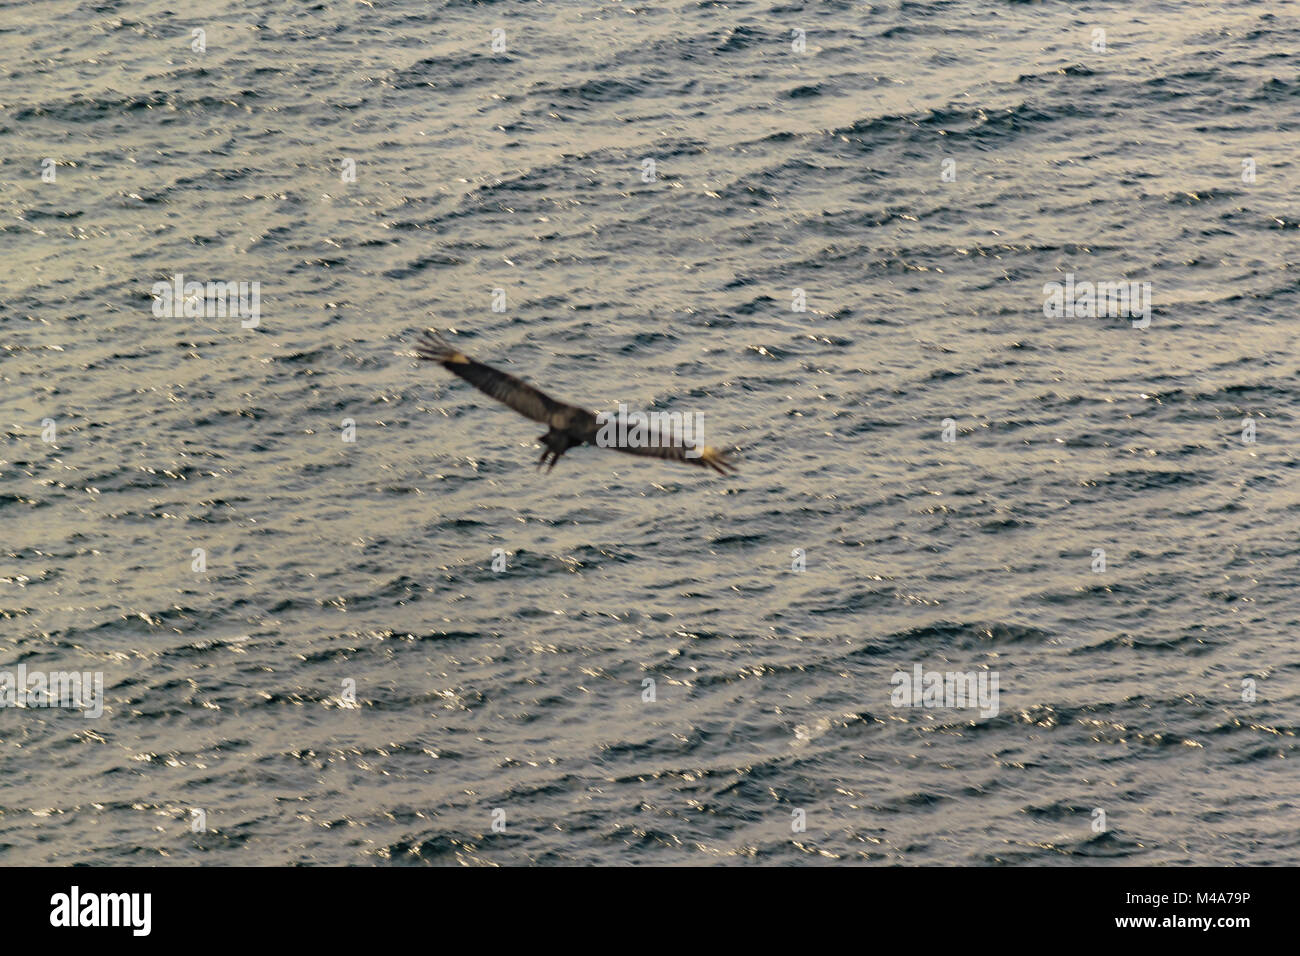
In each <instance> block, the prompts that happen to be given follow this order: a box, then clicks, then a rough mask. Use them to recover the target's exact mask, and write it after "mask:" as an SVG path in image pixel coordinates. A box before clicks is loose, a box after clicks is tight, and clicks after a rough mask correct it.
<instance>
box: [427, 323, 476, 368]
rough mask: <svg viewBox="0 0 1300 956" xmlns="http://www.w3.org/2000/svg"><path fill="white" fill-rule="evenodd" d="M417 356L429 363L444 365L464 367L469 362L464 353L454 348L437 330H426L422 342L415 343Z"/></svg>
mask: <svg viewBox="0 0 1300 956" xmlns="http://www.w3.org/2000/svg"><path fill="white" fill-rule="evenodd" d="M415 354H416V355H418V356H419V357H420V358H422V359H424V360H425V361H427V362H441V363H442V364H443V365H446V364H447V363H449V362H455V363H457V364H462V365H463V364H465V363H466V362H468V361H469V358H468V357H467V356H466V355H465V354H464V353H463V352H458V351H456V349H454V348H452V346H451V343H450V342H448V341H447V340H446V339H444V338H443V337H442V335H441V334H440V333H439V332H438V331H437V330H435V329H425V330H424V334H423V335H422V336H421V337H420V340H419V341H418V342H416V343H415Z"/></svg>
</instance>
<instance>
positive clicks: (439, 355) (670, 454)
mask: <svg viewBox="0 0 1300 956" xmlns="http://www.w3.org/2000/svg"><path fill="white" fill-rule="evenodd" d="M415 354H416V355H418V356H419V357H420V358H422V359H424V360H426V361H430V362H437V363H438V364H439V365H441V366H442V367H443V368H445V369H446V370H447V371H449V372H451V373H452V374H454V375H457V376H459V377H460V378H463V379H464V380H465V381H467V382H469V383H470V384H471V385H473V386H474V387H475V388H477V389H478V390H479V391H481V392H483V393H484V394H486V395H490V396H492V397H493V398H495V399H496V400H497V401H499V402H501V403H502V404H504V405H507V406H509V407H510V408H513V409H514V410H515V411H516V412H518V413H519V414H520V415H523V416H524V417H526V418H531V419H532V420H533V421H535V422H541V423H542V424H543V425H545V426H547V431H546V434H544V435H542V436H541V437H540V438H538V441H540V442H541V443H542V444H543V445H545V446H546V448H545V450H544V451H543V452H542V457H541V460H539V461H538V463H537V464H538V466H539V467H540V466H541V465H544V464H546V463H547V461H548V459H549V461H550V468H554V467H555V463H556V462H557V461H559V459H560V456H561V455H563V454H564V453H565V452H566V451H568V450H569V449H570V448H576V447H577V446H579V445H598V446H601V447H610V448H614V449H616V450H617V451H623V452H627V453H629V454H633V455H647V456H650V457H653V458H664V459H668V460H671V461H680V462H684V463H686V464H690V465H699V466H700V467H704V468H712V469H713V470H714V471H716V472H717V473H718V474H720V475H725V474H726V473H727V472H728V471H735V466H734V465H732V464H731V462H730V460H729V458H728V455H727V453H726V452H724V451H719V450H718V449H716V448H712V447H708V446H704V447H700V448H695V447H692V446H689V445H687V444H686V443H684V442H682V441H679V440H678V436H677V435H676V434H674V433H672V432H671V431H669V432H667V433H666V434H657V435H651V436H650V440H649V441H647V442H645V443H620V444H604V443H602V442H601V441H600V435H601V431H602V429H603V428H605V427H608V426H607V423H603V422H602V421H601V417H600V416H597V415H596V414H595V413H594V412H589V411H587V409H585V408H580V407H579V406H577V405H570V404H568V403H567V402H561V401H558V400H556V399H554V398H551V396H549V395H547V394H546V393H545V392H542V391H541V390H539V389H536V388H534V387H533V386H531V385H529V384H528V383H527V382H525V381H524V380H523V379H520V378H516V377H515V376H514V375H511V374H510V373H508V372H503V371H501V370H500V369H496V368H493V367H492V366H490V365H485V364H483V363H482V362H476V361H475V360H474V359H472V358H470V357H469V356H468V355H466V354H464V353H463V352H461V351H459V350H457V349H455V348H453V347H452V346H451V345H450V344H449V343H448V342H447V340H446V339H444V338H443V337H442V336H441V335H439V334H438V333H437V332H435V331H434V330H433V329H426V330H425V332H424V336H423V338H421V340H420V341H419V342H418V343H417V344H416V347H415ZM617 424H618V423H617V422H616V423H615V425H617ZM614 430H616V431H618V433H619V434H626V429H614ZM548 470H549V468H548Z"/></svg>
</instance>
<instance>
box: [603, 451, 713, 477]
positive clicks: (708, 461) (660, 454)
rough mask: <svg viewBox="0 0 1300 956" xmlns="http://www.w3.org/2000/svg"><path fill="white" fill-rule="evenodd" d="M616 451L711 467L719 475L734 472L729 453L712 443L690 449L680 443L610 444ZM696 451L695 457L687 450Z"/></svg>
mask: <svg viewBox="0 0 1300 956" xmlns="http://www.w3.org/2000/svg"><path fill="white" fill-rule="evenodd" d="M609 447H610V448H613V449H615V450H617V451H625V452H627V453H628V454H629V455H645V456H648V457H650V458H664V459H667V460H668V461H680V462H683V463H684V464H687V465H699V466H700V467H701V468H712V469H713V470H714V471H716V472H717V473H718V474H720V475H725V474H727V473H728V472H734V471H735V470H736V466H735V465H734V464H733V463H732V461H731V455H730V454H729V453H728V452H725V451H722V450H720V449H717V448H714V447H713V446H712V445H705V446H704V447H703V448H698V449H690V448H683V447H682V446H681V445H647V446H644V447H639V448H638V447H633V446H630V445H629V446H627V447H623V446H621V445H610V446H609ZM692 450H694V451H698V452H699V455H698V456H696V457H688V456H687V454H686V453H687V452H688V451H692Z"/></svg>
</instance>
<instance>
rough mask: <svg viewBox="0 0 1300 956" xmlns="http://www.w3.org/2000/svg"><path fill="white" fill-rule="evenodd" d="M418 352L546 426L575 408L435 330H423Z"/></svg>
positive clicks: (429, 360) (416, 351)
mask: <svg viewBox="0 0 1300 956" xmlns="http://www.w3.org/2000/svg"><path fill="white" fill-rule="evenodd" d="M415 354H416V355H418V356H419V357H420V358H422V359H424V360H425V361H428V362H437V363H438V364H439V365H441V366H442V367H443V368H445V369H446V370H447V371H448V372H451V373H452V374H454V375H459V376H460V377H461V378H463V379H464V380H465V381H467V382H469V383H470V384H471V385H473V386H474V387H475V388H477V389H478V390H479V391H480V392H483V393H484V394H485V395H491V396H492V397H493V398H495V399H496V400H497V401H498V402H502V403H504V404H506V405H509V406H510V407H511V408H513V409H514V410H515V411H517V412H518V413H519V414H520V415H523V416H525V417H527V418H531V419H532V420H533V421H535V422H541V423H542V424H543V425H550V424H551V423H552V422H553V421H555V420H556V416H557V415H563V414H564V413H565V412H567V411H571V410H573V406H572V405H566V404H565V403H564V402H559V401H556V400H555V399H553V398H551V396H549V395H547V394H546V393H545V392H542V391H540V390H538V389H536V388H533V387H532V386H531V385H529V384H528V383H527V382H525V381H524V380H523V379H520V378H516V377H515V376H513V375H511V374H510V373H509V372H503V371H501V370H500V369H495V368H493V367H492V366H491V365H484V364H483V363H482V362H476V361H474V360H473V359H472V358H470V357H469V356H468V355H466V354H464V353H463V352H459V351H457V350H456V349H455V348H453V347H452V346H451V344H450V343H448V342H447V340H446V339H444V338H443V337H442V336H441V335H439V334H438V333H437V332H435V331H434V330H433V329H425V330H424V336H423V337H422V338H421V339H420V341H419V342H417V343H416V346H415Z"/></svg>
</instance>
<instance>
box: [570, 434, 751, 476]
mask: <svg viewBox="0 0 1300 956" xmlns="http://www.w3.org/2000/svg"><path fill="white" fill-rule="evenodd" d="M611 432H613V433H614V434H627V432H626V431H624V430H623V429H622V428H620V427H619V426H618V422H617V421H615V422H614V423H613V428H611ZM591 443H592V444H593V445H598V446H600V447H603V448H613V449H614V450H615V451H621V452H626V453H627V454H629V455H641V456H642V457H644V458H662V459H664V460H665V461H680V462H682V463H683V464H685V465H698V466H699V467H701V468H712V469H713V470H714V471H716V472H717V473H718V474H720V475H725V474H727V473H728V472H734V471H735V470H736V466H735V465H734V464H733V463H732V461H731V456H730V454H729V453H728V452H725V451H722V450H721V449H718V448H714V447H713V446H711V445H691V444H688V443H687V442H686V441H685V440H684V438H682V439H679V438H678V436H677V434H676V432H675V431H674V430H673V429H672V428H659V429H656V428H651V429H649V432H648V434H645V435H644V440H643V441H632V442H627V443H625V444H619V443H612V444H603V443H601V442H600V441H598V440H592V442H591Z"/></svg>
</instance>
